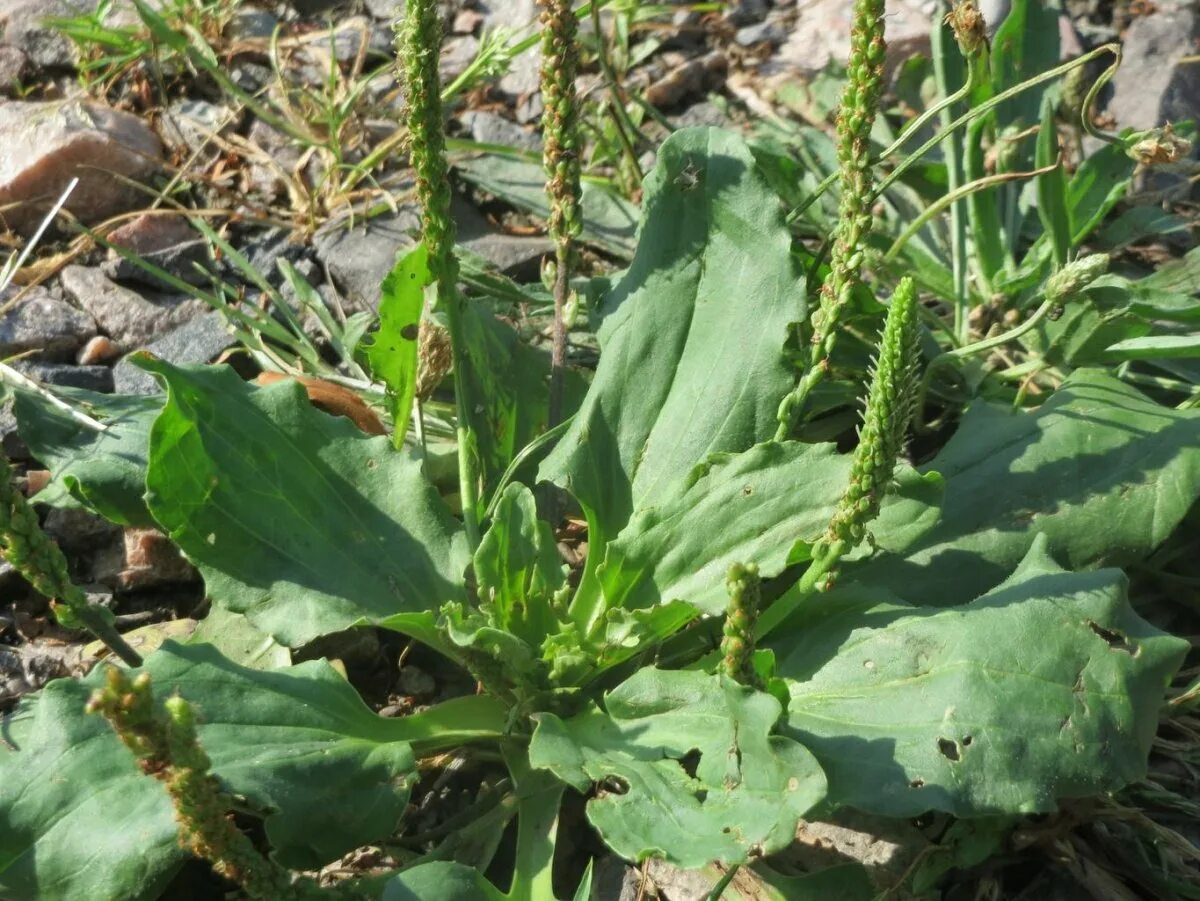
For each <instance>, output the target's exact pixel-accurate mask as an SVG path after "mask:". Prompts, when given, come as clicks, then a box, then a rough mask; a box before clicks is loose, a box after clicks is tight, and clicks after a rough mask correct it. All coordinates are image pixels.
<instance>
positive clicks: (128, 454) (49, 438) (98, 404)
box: [13, 387, 162, 526]
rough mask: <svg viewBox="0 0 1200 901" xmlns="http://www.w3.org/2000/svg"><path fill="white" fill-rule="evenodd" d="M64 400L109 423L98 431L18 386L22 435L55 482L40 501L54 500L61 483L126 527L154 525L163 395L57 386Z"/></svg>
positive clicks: (16, 403)
mask: <svg viewBox="0 0 1200 901" xmlns="http://www.w3.org/2000/svg"><path fill="white" fill-rule="evenodd" d="M55 393H57V394H58V395H60V396H61V397H62V398H63V400H65V401H67V402H68V403H70V404H71V405H72V406H75V407H76V408H78V409H79V410H81V411H83V412H85V413H87V414H88V415H89V416H91V417H92V418H94V419H97V420H99V421H100V422H102V423H104V425H105V426H107V429H106V430H105V431H103V432H97V431H95V430H93V429H91V428H88V427H87V426H85V425H83V424H82V423H80V422H78V421H77V420H75V419H72V418H71V417H70V416H68V415H66V414H65V413H64V412H63V411H61V410H59V409H57V408H55V407H52V406H51V405H50V404H48V403H46V402H45V401H44V400H42V399H41V398H40V397H38V396H37V395H35V394H32V393H30V392H28V391H20V390H18V391H15V392H14V394H15V397H14V399H13V415H14V416H15V417H16V419H17V425H18V427H19V429H20V433H21V437H22V438H23V439H24V441H25V443H26V444H28V445H29V449H30V450H31V451H32V452H33V455H34V456H35V457H37V459H39V460H41V461H42V462H43V463H44V464H46V466H48V467H49V468H50V473H51V475H52V476H53V477H54V482H52V483H51V485H50V486H48V487H47V489H45V490H44V492H43V493H44V494H45V495H46V496H43V497H39V498H38V499H39V500H43V501H47V502H51V497H50V494H51V492H53V491H54V490H55V483H57V485H59V486H61V488H62V489H65V490H66V492H68V493H69V495H70V497H72V498H74V499H75V500H76V501H77V502H79V503H81V504H83V505H84V506H86V507H88V508H89V509H90V510H92V511H94V512H95V513H98V514H99V515H100V516H103V517H104V518H105V519H109V520H111V521H113V522H115V523H118V524H120V525H125V526H152V525H154V520H152V519H151V518H150V514H149V513H148V512H147V511H146V503H145V501H144V500H143V499H142V495H143V494H145V492H146V448H147V446H148V445H149V443H150V442H149V434H150V424H151V423H152V422H153V421H154V417H155V416H157V415H158V411H159V410H160V409H161V408H162V398H161V397H142V396H137V397H125V396H122V395H115V394H98V393H97V392H94V391H85V390H83V389H80V388H62V387H58V388H55Z"/></svg>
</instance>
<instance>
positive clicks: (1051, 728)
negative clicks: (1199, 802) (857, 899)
mask: <svg viewBox="0 0 1200 901" xmlns="http://www.w3.org/2000/svg"><path fill="white" fill-rule="evenodd" d="M1048 543H1049V542H1048V541H1047V540H1046V539H1045V538H1039V539H1038V541H1037V542H1036V543H1035V546H1034V548H1033V549H1032V550H1031V551H1030V553H1029V555H1028V557H1027V558H1026V559H1025V560H1024V561H1023V562H1022V564H1021V565H1020V566H1019V567H1018V569H1017V570H1016V572H1014V573H1013V574H1012V575H1011V576H1010V577H1009V578H1008V579H1007V580H1006V581H1005V582H1004V583H1003V584H1001V585H999V586H997V587H996V588H995V589H993V590H992V591H990V592H988V593H987V594H986V595H984V596H983V597H981V598H978V599H977V600H975V601H973V602H971V603H970V604H966V605H965V606H962V607H955V608H950V609H946V610H938V609H935V608H928V607H904V606H902V605H897V604H894V603H893V604H890V605H889V604H886V603H883V604H880V603H878V602H877V600H876V599H873V598H872V597H871V596H870V593H866V594H865V595H864V594H862V593H861V590H860V589H856V588H855V587H854V586H846V587H845V588H843V589H841V590H840V592H837V593H835V595H833V596H826V597H824V598H822V601H821V603H819V604H814V605H813V607H812V609H811V611H808V612H807V615H805V614H801V615H799V616H797V617H796V618H795V619H793V620H792V630H791V631H789V632H787V633H785V634H780V635H773V636H772V638H771V641H770V645H771V646H772V647H773V648H774V649H775V651H776V653H777V655H778V668H777V674H778V675H780V676H784V677H786V678H787V679H788V681H789V684H790V694H791V701H790V704H789V706H788V716H787V727H786V730H785V734H787V735H790V736H791V737H793V738H794V739H795V740H796V741H799V742H802V743H803V744H804V745H805V746H806V747H807V748H809V749H810V750H811V751H812V752H813V754H815V755H816V756H817V759H818V760H819V761H820V762H821V765H822V766H823V767H824V768H825V772H826V774H827V775H828V777H829V800H830V801H831V802H833V803H836V804H839V805H846V806H850V807H855V808H857V809H859V810H864V811H868V812H871V813H878V814H883V815H886V816H913V815H915V814H918V813H921V812H923V811H926V810H944V811H947V812H949V813H952V814H954V815H955V816H964V817H965V816H980V815H984V814H1002V813H1036V812H1044V811H1050V810H1054V809H1055V805H1056V802H1057V800H1058V799H1060V798H1076V797H1086V796H1089V795H1096V794H1101V793H1104V792H1110V791H1115V790H1117V789H1119V788H1121V787H1122V786H1124V785H1127V784H1128V783H1130V782H1132V781H1134V780H1136V779H1139V778H1141V777H1142V775H1144V773H1145V770H1146V757H1147V755H1148V753H1149V751H1150V743H1151V741H1152V740H1153V737H1154V732H1155V729H1156V728H1157V726H1158V712H1159V707H1160V705H1161V702H1162V698H1163V692H1164V690H1165V688H1166V686H1167V683H1168V682H1169V681H1170V679H1171V677H1172V675H1173V674H1174V673H1175V671H1176V670H1177V669H1178V667H1179V665H1180V663H1181V662H1182V660H1183V656H1184V654H1185V653H1186V651H1187V648H1188V643H1187V642H1186V641H1183V640H1181V639H1178V638H1174V637H1172V636H1170V635H1167V634H1166V633H1164V632H1160V631H1159V630H1158V629H1156V628H1154V627H1153V626H1151V625H1150V624H1149V623H1147V622H1146V621H1145V620H1143V619H1141V617H1139V616H1138V615H1137V614H1136V613H1134V611H1133V609H1132V608H1131V607H1130V606H1129V602H1128V599H1127V597H1126V589H1127V584H1126V579H1125V577H1124V575H1123V574H1122V573H1121V572H1119V571H1117V570H1111V569H1106V570H1098V571H1094V572H1087V573H1072V572H1066V571H1064V570H1062V569H1061V568H1060V567H1058V566H1057V565H1056V564H1055V563H1054V561H1053V560H1051V559H1050V557H1049V556H1048V555H1047V553H1046V548H1047V546H1048ZM897 588H899V589H901V590H903V585H898V586H897ZM856 594H858V597H856ZM831 601H832V603H830V602H831ZM839 608H840V609H839ZM867 623H869V624H867Z"/></svg>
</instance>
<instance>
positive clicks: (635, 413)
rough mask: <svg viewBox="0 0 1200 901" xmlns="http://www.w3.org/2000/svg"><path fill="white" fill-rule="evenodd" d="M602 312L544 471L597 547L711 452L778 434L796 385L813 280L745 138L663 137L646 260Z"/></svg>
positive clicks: (651, 182)
mask: <svg viewBox="0 0 1200 901" xmlns="http://www.w3.org/2000/svg"><path fill="white" fill-rule="evenodd" d="M602 307H603V310H604V311H605V319H604V323H603V325H602V327H601V329H600V332H599V338H600V342H601V347H602V353H601V356H600V364H599V367H598V368H597V370H596V376H595V379H594V381H593V382H592V387H591V390H590V391H589V392H588V396H587V398H586V399H585V400H584V403H583V406H582V407H581V408H580V410H579V412H578V413H577V414H576V417H575V420H574V422H573V424H572V426H571V428H570V430H569V431H568V432H567V434H566V435H565V436H564V437H563V439H562V441H561V442H560V443H559V445H558V446H557V447H556V448H555V450H554V452H553V453H552V454H551V455H550V457H548V458H547V459H546V461H545V462H544V463H543V464H542V467H541V471H540V473H539V475H540V477H541V478H542V479H545V480H547V481H552V482H555V483H557V484H559V485H561V486H562V487H564V488H566V489H567V490H569V491H571V492H572V493H573V494H574V495H575V497H576V498H577V499H578V500H579V502H580V504H581V505H582V506H583V508H584V511H585V512H586V514H587V516H588V522H589V536H588V537H589V547H590V553H591V554H599V553H601V552H602V550H603V547H604V545H605V544H606V543H607V542H608V541H610V540H611V539H612V538H613V537H614V536H615V535H616V534H617V532H618V531H619V530H620V529H621V528H622V527H623V526H624V525H625V524H626V522H627V521H628V520H629V517H630V515H631V514H632V512H633V510H634V509H635V506H639V507H645V506H651V505H653V504H655V503H657V502H658V501H659V500H661V499H663V498H665V497H667V496H669V494H670V493H671V492H672V491H673V490H674V488H673V486H674V484H675V483H676V482H677V481H678V480H680V479H682V478H683V477H684V476H685V475H686V474H687V473H688V472H689V471H690V470H691V468H692V467H693V466H694V465H696V464H697V463H700V462H702V461H703V460H704V459H706V458H707V457H708V456H709V455H710V454H713V453H718V452H722V451H742V450H746V449H747V448H749V447H751V446H752V445H753V444H755V443H757V442H759V441H763V440H766V439H767V438H769V437H770V436H771V435H773V434H774V431H775V426H776V420H775V414H776V409H777V407H778V405H779V400H780V398H781V397H782V396H783V395H784V394H785V393H786V392H787V391H788V390H789V388H790V387H791V384H792V373H791V371H790V370H789V367H788V366H786V365H785V363H784V359H783V355H782V348H783V345H784V342H785V341H786V339H787V336H788V326H789V324H790V323H792V322H794V321H796V320H799V319H801V318H802V317H803V315H804V308H805V300H804V283H803V280H802V278H801V277H800V276H799V275H798V274H797V272H796V271H795V270H794V268H793V264H792V258H791V236H790V234H789V233H788V229H787V226H786V225H785V224H784V220H783V213H782V210H781V207H780V204H779V200H778V198H777V197H776V195H775V194H774V192H773V191H772V190H771V188H770V186H769V184H768V183H767V181H766V179H765V178H764V177H763V176H762V175H761V174H760V173H759V172H758V171H757V169H756V168H755V162H754V157H753V155H752V154H751V152H750V150H749V148H748V147H747V146H746V144H745V142H744V141H743V140H742V139H741V138H740V137H739V136H737V135H735V134H732V133H729V132H724V131H720V130H718V129H703V128H697V129H684V130H682V131H679V132H676V133H675V134H673V135H672V136H671V137H670V138H668V139H667V141H666V142H665V143H664V144H663V145H662V147H661V148H660V149H659V153H658V164H657V166H656V167H655V169H654V171H653V172H652V173H651V174H650V176H649V177H648V178H647V179H646V182H645V198H644V218H643V221H642V225H641V229H640V232H639V241H638V249H637V255H636V256H635V257H634V260H633V263H632V264H631V265H630V267H629V269H628V270H627V271H626V272H625V273H624V275H623V276H622V277H621V278H620V279H619V280H618V281H616V282H615V284H614V285H613V287H612V290H611V291H610V292H609V293H608V294H607V295H606V296H605V297H604V299H603V301H602Z"/></svg>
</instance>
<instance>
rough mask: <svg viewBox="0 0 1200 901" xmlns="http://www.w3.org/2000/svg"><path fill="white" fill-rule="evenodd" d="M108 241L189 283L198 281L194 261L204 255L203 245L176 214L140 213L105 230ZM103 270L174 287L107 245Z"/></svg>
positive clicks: (120, 277)
mask: <svg viewBox="0 0 1200 901" xmlns="http://www.w3.org/2000/svg"><path fill="white" fill-rule="evenodd" d="M108 243H109V244H112V245H113V246H114V247H120V248H121V249H122V250H127V251H129V252H130V253H132V254H135V255H136V256H138V257H141V258H142V259H143V260H145V261H146V262H148V263H152V264H153V265H155V266H157V267H158V268H159V269H163V270H165V271H167V272H169V273H170V274H171V275H173V276H175V277H176V278H179V279H182V280H183V281H185V282H188V283H189V284H200V283H201V282H203V281H204V274H203V273H202V272H199V271H197V269H196V264H197V263H204V262H205V261H206V259H207V256H208V253H207V245H206V243H205V241H204V239H203V238H202V237H201V236H200V235H198V234H197V233H196V232H195V231H194V230H193V229H192V226H191V225H190V224H188V222H187V220H185V219H182V218H180V217H178V216H162V215H155V214H153V213H143V214H142V215H141V216H138V217H137V218H136V219H131V220H130V221H129V222H126V223H125V224H123V225H121V226H120V227H118V228H116V229H114V230H113V231H111V232H109V235H108ZM102 268H103V271H104V274H105V275H107V276H108V277H109V278H112V279H116V280H117V281H136V282H141V283H142V284H145V285H148V286H150V287H151V288H158V289H160V290H167V291H170V290H174V286H172V285H171V284H170V283H169V282H167V281H165V280H163V279H160V278H159V277H158V276H156V275H154V274H153V273H151V272H148V271H146V270H145V269H143V268H142V267H141V266H138V265H137V264H136V263H134V262H132V261H130V260H127V259H125V258H124V257H123V256H121V255H120V254H119V253H117V251H115V250H113V249H111V248H110V249H109V251H108V257H107V258H106V259H105V261H104V265H103V267H102Z"/></svg>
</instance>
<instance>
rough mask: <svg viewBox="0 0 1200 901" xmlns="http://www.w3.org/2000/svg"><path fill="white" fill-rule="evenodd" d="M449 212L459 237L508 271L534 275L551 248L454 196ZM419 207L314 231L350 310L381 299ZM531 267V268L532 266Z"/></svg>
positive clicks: (409, 241)
mask: <svg viewBox="0 0 1200 901" xmlns="http://www.w3.org/2000/svg"><path fill="white" fill-rule="evenodd" d="M452 213H453V216H454V221H455V223H456V225H457V227H458V243H459V245H460V246H461V247H463V248H464V249H466V250H468V251H470V252H471V253H474V254H478V255H479V256H481V257H483V258H484V259H485V260H487V261H488V262H490V263H492V264H493V265H494V266H496V268H498V269H500V270H501V271H502V272H504V273H506V274H509V275H517V274H522V273H524V274H526V275H533V276H536V272H537V269H536V266H532V264H535V263H536V262H537V261H538V260H540V259H541V257H542V256H543V255H544V254H546V253H548V252H550V250H552V249H553V245H552V244H551V242H550V241H548V240H547V239H545V238H538V237H532V238H531V237H523V236H516V235H506V234H504V233H502V232H500V231H498V230H497V229H496V228H495V227H494V226H492V225H491V224H490V223H489V222H488V221H487V220H486V219H484V217H483V216H482V215H481V214H480V213H479V211H478V210H476V209H475V208H474V207H473V206H471V205H469V204H468V203H466V202H465V201H463V200H461V199H459V198H455V201H454V204H453V207H452ZM420 227H421V219H420V212H419V210H418V209H417V208H416V207H415V206H407V207H402V208H401V209H400V212H399V214H398V215H390V216H379V217H376V218H375V219H371V220H369V221H368V222H366V223H365V224H363V225H357V226H355V227H354V228H353V229H347V228H346V226H345V223H344V222H340V223H334V224H332V225H331V226H327V227H326V228H325V229H324V230H322V231H321V232H318V234H317V236H316V239H315V246H316V251H317V258H318V259H319V260H320V261H321V262H322V263H324V264H325V265H326V266H328V267H329V272H330V274H331V275H332V276H333V278H334V281H335V282H336V283H337V285H338V287H340V288H341V289H342V291H343V293H344V294H345V295H346V298H347V304H346V307H347V309H348V310H373V309H375V307H376V306H377V305H378V304H379V286H380V284H381V283H382V282H383V279H384V276H386V275H387V274H388V273H389V272H390V271H391V269H392V266H393V265H395V262H396V257H397V256H398V255H399V254H401V253H403V252H404V251H406V250H408V249H410V248H412V247H413V246H414V245H415V243H416V242H415V240H414V237H413V236H414V235H415V234H417V233H418V232H419V231H420ZM531 267H532V271H530V270H531Z"/></svg>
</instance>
